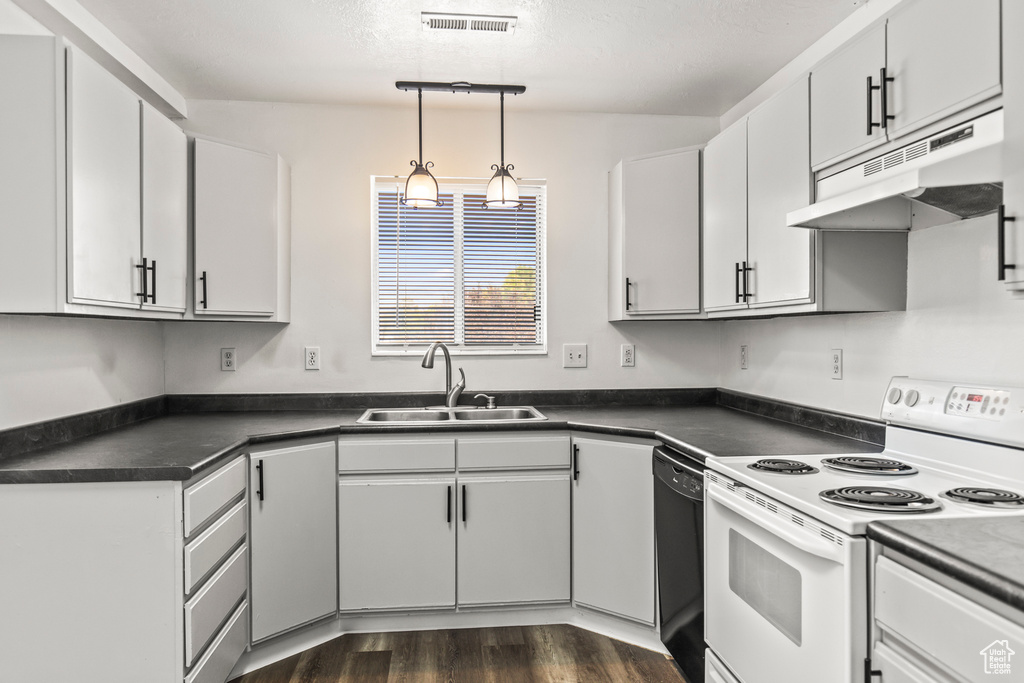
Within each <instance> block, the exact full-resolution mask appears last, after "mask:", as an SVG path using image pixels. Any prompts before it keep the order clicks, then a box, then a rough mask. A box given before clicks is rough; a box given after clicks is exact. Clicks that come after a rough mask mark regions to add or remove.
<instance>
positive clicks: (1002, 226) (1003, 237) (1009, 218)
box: [996, 204, 1017, 282]
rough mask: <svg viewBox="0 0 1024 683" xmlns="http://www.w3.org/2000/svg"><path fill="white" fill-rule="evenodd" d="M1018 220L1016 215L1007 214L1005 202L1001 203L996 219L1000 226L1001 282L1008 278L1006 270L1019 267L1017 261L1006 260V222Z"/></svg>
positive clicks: (999, 257)
mask: <svg viewBox="0 0 1024 683" xmlns="http://www.w3.org/2000/svg"><path fill="white" fill-rule="evenodd" d="M1016 220H1017V218H1016V217H1015V216H1007V215H1006V206H1005V205H1003V204H1000V205H999V215H998V218H997V221H996V223H997V225H998V226H999V233H998V238H997V239H998V240H999V243H998V252H999V254H998V257H997V259H996V260H997V261H999V264H998V265H999V281H1000V282H1002V281H1003V280H1005V279H1006V271H1008V270H1016V269H1017V264H1015V263H1007V262H1006V223H1007V222H1008V221H1010V222H1012V221H1016Z"/></svg>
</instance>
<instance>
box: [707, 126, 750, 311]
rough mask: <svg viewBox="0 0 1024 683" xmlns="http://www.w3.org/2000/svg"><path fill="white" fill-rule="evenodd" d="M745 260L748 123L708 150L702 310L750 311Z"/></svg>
mask: <svg viewBox="0 0 1024 683" xmlns="http://www.w3.org/2000/svg"><path fill="white" fill-rule="evenodd" d="M746 260H747V120H746V119H742V120H740V121H739V122H737V123H735V124H734V125H732V126H730V127H729V128H727V129H726V130H724V131H722V133H721V134H719V135H718V136H717V137H715V138H714V139H713V140H711V142H709V143H708V145H707V147H705V148H704V264H703V265H704V268H703V271H704V308H705V310H708V311H724V310H731V309H736V308H746V304H745V303H744V299H743V296H742V294H743V293H742V291H741V285H740V278H741V276H742V269H743V267H744V265H745V261H746Z"/></svg>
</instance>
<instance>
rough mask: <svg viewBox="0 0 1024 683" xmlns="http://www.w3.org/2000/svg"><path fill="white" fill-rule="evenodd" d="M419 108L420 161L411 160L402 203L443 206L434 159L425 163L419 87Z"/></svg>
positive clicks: (415, 206)
mask: <svg viewBox="0 0 1024 683" xmlns="http://www.w3.org/2000/svg"><path fill="white" fill-rule="evenodd" d="M417 93H418V110H419V141H420V158H419V161H417V160H415V159H413V160H412V161H410V162H409V165H410V166H413V167H414V168H413V170H412V173H410V174H409V179H408V180H406V181H405V196H404V197H402V204H403V205H405V206H411V207H412V208H414V209H419V208H425V207H431V206H441V205H442V204H443V202H442V201H441V200H439V199H438V198H437V180H435V179H434V176H433V175H432V174H431V173H430V170H429V169H430V167H431V166H433V165H434V162H433V161H428V162H427V163H426V164H424V163H423V90H422V89H418V90H417Z"/></svg>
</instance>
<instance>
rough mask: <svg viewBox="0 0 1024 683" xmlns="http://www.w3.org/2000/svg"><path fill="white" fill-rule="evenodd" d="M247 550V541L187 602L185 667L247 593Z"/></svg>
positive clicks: (189, 664) (190, 663)
mask: <svg viewBox="0 0 1024 683" xmlns="http://www.w3.org/2000/svg"><path fill="white" fill-rule="evenodd" d="M247 551H248V546H246V545H244V544H243V545H242V547H241V548H239V549H238V550H236V551H235V553H234V554H233V555H232V556H231V557H230V558H229V559H228V561H227V562H225V563H224V566H222V567H221V568H220V569H218V570H217V573H216V574H214V575H213V576H212V577H210V580H209V581H207V582H206V584H205V585H204V586H203V587H202V588H200V589H199V591H198V592H197V593H196V594H195V595H194V596H193V597H192V599H190V600H189V601H188V602H186V603H185V666H192V662H194V661H195V659H196V656H197V655H198V654H199V653H200V652H202V650H203V648H204V647H206V644H207V643H208V642H210V639H211V638H213V635H214V634H215V633H216V632H217V629H218V628H220V625H221V624H222V623H224V619H225V618H226V617H227V616H228V615H229V614H231V611H232V610H233V609H234V608H235V605H237V604H238V600H239V599H240V598H241V597H242V596H244V595H245V586H246V579H247V578H248V577H247V574H248V572H247V566H246V564H247V563H246V558H247V556H248V555H247Z"/></svg>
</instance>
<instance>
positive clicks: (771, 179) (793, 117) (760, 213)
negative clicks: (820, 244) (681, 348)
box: [747, 78, 814, 308]
mask: <svg viewBox="0 0 1024 683" xmlns="http://www.w3.org/2000/svg"><path fill="white" fill-rule="evenodd" d="M808 106H809V103H808V92H807V79H806V78H803V79H801V80H800V81H798V82H797V83H795V84H793V85H791V86H790V87H789V88H787V89H786V90H784V91H782V92H781V93H779V94H778V95H776V96H775V97H774V98H772V99H771V100H769V101H768V102H767V103H765V105H764V106H763V107H761V108H760V109H758V110H757V111H755V112H754V113H753V114H751V115H750V118H749V119H748V121H747V153H748V156H747V164H748V178H747V182H748V186H747V201H748V212H749V221H748V225H747V252H748V260H749V264H750V267H751V268H752V269H753V270H751V271H750V273H749V274H748V283H749V291H750V293H751V294H752V295H753V296H752V297H751V298H750V299H749V301H750V305H751V307H752V308H753V307H756V306H766V305H769V306H774V305H779V304H795V303H805V302H808V301H810V300H812V293H813V289H812V285H813V277H814V273H813V270H812V268H811V265H812V251H811V250H812V248H813V245H814V242H813V240H814V235H813V234H812V233H813V231H811V230H804V229H800V228H790V227H788V226H787V225H786V214H787V213H788V212H790V211H793V210H794V209H798V208H800V207H803V206H807V205H808V204H809V203H810V202H811V168H810V161H809V155H810V152H809V145H810V142H809V133H808V130H809V128H808V126H809V121H808V116H809V114H808Z"/></svg>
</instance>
